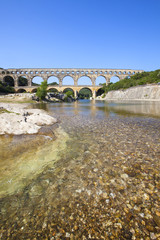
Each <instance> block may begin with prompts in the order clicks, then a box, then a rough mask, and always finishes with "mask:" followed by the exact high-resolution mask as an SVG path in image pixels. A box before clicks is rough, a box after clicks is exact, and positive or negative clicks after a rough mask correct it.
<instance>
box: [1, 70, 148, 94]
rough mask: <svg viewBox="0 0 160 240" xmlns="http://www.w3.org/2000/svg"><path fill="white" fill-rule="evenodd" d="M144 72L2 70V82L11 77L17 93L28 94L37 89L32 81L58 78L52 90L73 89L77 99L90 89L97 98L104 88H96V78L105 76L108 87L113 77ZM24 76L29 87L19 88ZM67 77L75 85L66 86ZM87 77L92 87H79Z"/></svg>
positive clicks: (123, 76)
mask: <svg viewBox="0 0 160 240" xmlns="http://www.w3.org/2000/svg"><path fill="white" fill-rule="evenodd" d="M141 72H144V71H143V70H132V69H95V68H94V69H92V68H89V69H88V68H87V69H86V68H19V69H13V68H11V69H0V80H1V81H2V82H4V81H5V77H7V76H10V77H11V78H12V79H13V80H14V88H15V90H16V91H18V90H19V89H22V88H23V89H24V90H26V91H27V92H33V90H35V89H36V87H35V86H33V85H32V80H33V78H34V77H37V76H38V77H41V78H42V79H43V80H48V78H49V77H52V76H54V77H57V78H58V80H59V85H57V86H50V87H48V89H50V88H53V87H54V88H56V89H57V90H58V91H63V90H64V89H65V88H71V89H72V90H73V91H74V94H75V97H76V96H77V92H78V91H80V90H81V89H82V88H86V87H87V88H89V89H90V90H91V91H92V96H93V98H95V96H96V92H97V91H98V90H99V89H100V88H101V87H102V86H96V78H97V77H99V76H103V77H104V78H105V80H106V85H108V84H109V83H110V79H111V78H112V77H113V76H116V77H118V78H119V79H120V80H122V79H124V78H125V77H128V76H131V75H133V74H135V73H141ZM20 76H23V77H25V78H26V79H27V80H28V85H27V86H23V87H22V86H19V81H18V79H19V77H20ZM66 76H70V77H72V78H73V80H74V85H70V86H64V85H63V79H64V77H66ZM83 76H86V77H89V78H90V79H91V82H92V85H89V86H87V85H83V86H79V85H78V80H79V78H81V77H83Z"/></svg>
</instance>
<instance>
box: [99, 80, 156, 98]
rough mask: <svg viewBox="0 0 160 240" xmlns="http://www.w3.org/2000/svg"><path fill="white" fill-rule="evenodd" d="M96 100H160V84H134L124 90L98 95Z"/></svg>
mask: <svg viewBox="0 0 160 240" xmlns="http://www.w3.org/2000/svg"><path fill="white" fill-rule="evenodd" d="M96 100H134V101H137V100H143V101H160V85H158V84H154V85H151V84H147V85H144V86H136V87H132V88H128V89H126V90H124V89H123V90H117V91H110V92H108V93H107V94H106V96H104V94H103V95H102V96H98V97H97V98H96Z"/></svg>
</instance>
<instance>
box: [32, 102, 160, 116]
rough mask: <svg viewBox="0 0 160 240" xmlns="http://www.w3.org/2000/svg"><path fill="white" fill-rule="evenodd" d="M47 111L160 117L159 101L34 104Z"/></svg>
mask: <svg viewBox="0 0 160 240" xmlns="http://www.w3.org/2000/svg"><path fill="white" fill-rule="evenodd" d="M34 106H35V107H38V108H39V107H40V108H42V109H45V110H47V111H51V112H52V111H53V112H54V113H58V114H66V115H84V116H93V117H101V118H105V117H107V116H129V115H130V116H134V115H139V116H140V115H142V116H147V117H149V116H151V117H160V102H153V101H151V102H149V101H129V102H125V101H121V102H111V101H110V102H107V101H96V100H91V101H90V100H80V101H77V102H72V103H54V104H45V103H44V104H35V105H34Z"/></svg>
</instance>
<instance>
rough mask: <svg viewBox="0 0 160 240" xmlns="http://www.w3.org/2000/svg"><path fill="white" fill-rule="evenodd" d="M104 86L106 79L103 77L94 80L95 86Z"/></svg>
mask: <svg viewBox="0 0 160 240" xmlns="http://www.w3.org/2000/svg"><path fill="white" fill-rule="evenodd" d="M104 84H105V85H106V78H105V77H104V76H103V75H100V76H98V77H97V78H96V86H99V85H104Z"/></svg>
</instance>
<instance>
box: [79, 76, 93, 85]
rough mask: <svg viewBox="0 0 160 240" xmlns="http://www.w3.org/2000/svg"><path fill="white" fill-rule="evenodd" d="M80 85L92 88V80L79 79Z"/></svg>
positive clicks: (87, 78)
mask: <svg viewBox="0 0 160 240" xmlns="http://www.w3.org/2000/svg"><path fill="white" fill-rule="evenodd" d="M78 85H79V86H85V85H87V86H91V85H92V80H91V78H90V77H89V76H81V77H80V78H79V79H78Z"/></svg>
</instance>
